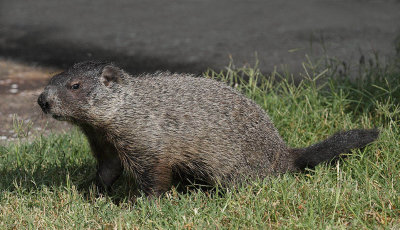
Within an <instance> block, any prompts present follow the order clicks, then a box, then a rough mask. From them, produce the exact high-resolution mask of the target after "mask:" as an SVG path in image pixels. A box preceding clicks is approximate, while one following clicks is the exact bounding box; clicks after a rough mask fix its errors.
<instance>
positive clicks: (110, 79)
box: [100, 66, 122, 87]
mask: <svg viewBox="0 0 400 230" xmlns="http://www.w3.org/2000/svg"><path fill="white" fill-rule="evenodd" d="M121 75H122V71H121V70H120V69H118V68H116V67H114V66H106V67H104V68H103V72H102V73H101V77H100V81H101V82H102V83H103V84H104V85H105V86H107V87H111V86H112V85H113V84H114V83H120V82H121Z"/></svg>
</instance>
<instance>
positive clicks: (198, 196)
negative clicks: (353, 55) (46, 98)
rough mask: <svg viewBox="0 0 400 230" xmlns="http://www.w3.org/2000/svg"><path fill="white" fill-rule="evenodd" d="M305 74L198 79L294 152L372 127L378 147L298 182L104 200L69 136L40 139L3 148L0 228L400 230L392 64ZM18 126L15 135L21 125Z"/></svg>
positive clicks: (89, 163)
mask: <svg viewBox="0 0 400 230" xmlns="http://www.w3.org/2000/svg"><path fill="white" fill-rule="evenodd" d="M303 66H304V71H303V73H302V77H303V79H304V80H303V81H301V82H297V83H296V84H295V83H293V80H292V74H290V73H288V72H281V73H278V72H275V71H274V72H272V73H270V74H267V75H266V76H264V75H263V74H261V73H260V72H259V70H258V68H257V65H255V66H245V67H241V68H236V67H234V66H233V65H229V66H228V67H227V68H226V70H224V71H221V72H215V71H213V70H208V71H206V72H205V73H204V77H210V78H216V79H218V80H222V81H226V82H227V84H230V85H231V86H232V87H235V88H237V89H238V90H240V91H241V92H243V93H244V94H245V95H246V96H248V97H249V98H252V99H253V100H255V101H256V102H257V103H258V104H259V105H261V106H262V107H263V108H264V109H265V110H266V112H267V113H268V114H269V115H270V117H271V119H272V120H273V121H274V123H275V125H276V127H277V128H278V130H279V132H280V134H281V135H282V136H283V138H284V139H285V141H287V143H288V145H290V146H292V147H305V146H308V145H310V144H313V143H315V142H317V141H319V140H322V139H325V138H326V137H328V136H329V135H331V134H333V133H334V132H336V131H338V130H347V129H352V128H373V127H377V128H379V129H380V130H381V135H380V137H379V139H378V140H377V141H376V142H374V143H372V144H371V145H369V146H367V147H366V148H364V149H363V150H355V151H353V152H352V153H351V154H348V156H347V157H346V158H345V159H341V160H339V161H337V162H335V163H332V164H329V163H328V164H321V165H319V166H318V167H316V168H315V169H313V170H308V171H306V172H305V173H297V174H284V175H279V176H271V177H268V178H263V180H259V181H253V182H251V183H249V184H246V185H243V186H241V187H238V188H229V189H220V188H216V191H212V192H211V191H210V192H207V191H200V190H190V191H188V192H186V193H182V192H177V191H176V190H175V189H172V190H171V191H170V192H168V193H167V194H165V195H164V196H162V197H160V198H158V199H147V198H145V197H144V196H142V195H141V194H140V193H138V192H137V191H136V190H135V189H134V187H135V185H134V181H132V180H131V179H130V178H129V176H127V175H124V176H123V177H122V178H120V179H119V180H118V181H117V183H116V185H114V190H113V192H112V194H110V195H107V196H100V197H99V196H97V195H96V191H95V189H94V186H93V184H92V181H93V178H94V176H95V171H96V165H95V160H94V158H93V157H92V156H91V154H90V149H89V146H88V144H87V141H86V140H85V137H84V136H83V135H82V134H81V133H80V132H79V131H78V130H71V131H70V132H68V133H65V134H53V135H50V136H42V135H40V134H37V137H36V138H35V139H34V140H33V141H32V142H30V143H28V142H26V141H24V140H23V139H21V140H18V141H17V142H13V143H9V144H8V145H6V146H0V229H12V228H15V229H25V228H35V229H36V228H40V229H51V228H60V229H80V228H85V229H87V228H90V229H98V228H104V229H134V228H137V229H155V228H156V229H209V228H211V229H221V228H223V229H237V228H246V229H269V228H272V229H347V228H351V229H360V228H361V229H369V228H374V229H376V228H379V229H380V228H382V229H400V127H399V125H400V113H399V112H400V89H399V87H400V71H399V66H396V65H395V62H394V63H392V64H385V65H381V64H378V62H375V61H370V62H367V63H361V64H360V66H359V67H357V68H358V71H345V70H346V69H345V68H343V66H342V65H341V64H338V63H334V62H331V61H327V59H324V60H322V61H319V62H318V61H317V62H312V61H310V60H309V59H307V61H306V62H305V63H304V64H303ZM344 67H345V66H344ZM350 72H351V73H350ZM350 75H351V76H350ZM349 77H351V78H352V79H353V80H348V79H349ZM49 119H50V118H49ZM16 124H18V125H16V131H18V132H20V133H22V134H23V133H24V129H25V128H26V127H25V125H26V124H23V123H18V122H16Z"/></svg>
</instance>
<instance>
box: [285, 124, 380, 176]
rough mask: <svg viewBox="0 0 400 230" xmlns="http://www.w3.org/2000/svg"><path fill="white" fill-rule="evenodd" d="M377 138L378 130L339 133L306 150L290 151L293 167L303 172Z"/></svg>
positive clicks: (354, 130)
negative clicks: (293, 158)
mask: <svg viewBox="0 0 400 230" xmlns="http://www.w3.org/2000/svg"><path fill="white" fill-rule="evenodd" d="M378 136H379V130H378V129H353V130H349V131H344V132H339V133H336V134H334V135H333V136H331V137H329V138H328V139H326V140H324V141H322V142H319V143H317V144H314V145H311V146H309V147H307V148H300V149H292V152H293V154H294V156H295V160H294V167H295V168H296V169H300V170H303V169H305V168H306V167H308V168H313V167H315V166H316V165H317V164H319V163H321V162H324V161H328V160H332V159H334V158H335V157H337V156H339V154H341V153H348V152H350V150H351V149H355V148H362V147H364V146H366V145H367V144H369V143H371V142H373V141H374V140H375V139H376V138H378Z"/></svg>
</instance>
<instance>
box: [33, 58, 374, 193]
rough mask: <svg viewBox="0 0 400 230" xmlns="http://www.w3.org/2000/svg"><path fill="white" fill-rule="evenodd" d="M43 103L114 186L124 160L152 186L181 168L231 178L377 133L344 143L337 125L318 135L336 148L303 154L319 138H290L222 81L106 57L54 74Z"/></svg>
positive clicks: (164, 185)
mask: <svg viewBox="0 0 400 230" xmlns="http://www.w3.org/2000/svg"><path fill="white" fill-rule="evenodd" d="M38 103H39V105H40V106H41V107H42V109H43V111H44V112H45V113H49V114H51V115H53V117H54V118H56V119H59V120H67V121H69V122H71V123H73V124H75V125H77V126H79V127H80V128H81V129H82V131H83V132H84V133H85V135H86V136H87V137H88V141H89V143H90V146H91V149H92V151H93V154H94V156H95V157H96V158H97V160H98V173H97V182H98V185H100V186H101V187H103V188H106V189H108V188H109V187H110V186H111V185H112V184H113V182H114V181H115V180H116V179H117V178H118V177H119V175H120V174H121V172H122V170H123V169H125V170H126V171H128V172H129V173H130V174H131V175H132V176H134V178H135V179H136V180H137V183H138V185H139V186H140V187H141V189H142V190H143V191H144V192H145V193H147V194H154V195H158V194H162V193H163V192H165V191H167V190H168V189H169V188H170V186H171V183H172V181H173V180H174V179H176V178H179V179H180V180H185V179H187V178H191V179H198V180H200V181H202V182H204V183H206V184H211V185H215V184H222V185H228V184H231V183H234V182H239V181H242V180H243V179H244V178H255V177H258V178H263V177H265V176H267V175H270V174H272V173H283V172H287V171H297V170H301V169H303V168H304V167H307V166H311V165H309V164H308V163H309V162H314V161H315V162H317V163H319V162H321V161H325V160H329V159H332V158H333V157H335V156H336V155H338V154H339V153H341V152H342V151H344V152H346V151H349V148H353V147H362V146H364V145H365V144H367V143H369V142H371V141H373V140H374V139H375V138H376V137H377V131H369V130H366V131H364V132H366V133H367V134H370V135H369V136H368V135H367V136H368V138H366V139H365V137H363V138H364V139H365V140H364V139H363V142H362V143H361V144H358V145H349V148H346V146H344V147H343V145H346V141H347V140H349V141H350V139H346V140H344V139H343V140H342V139H340V137H342V136H345V135H342V134H340V135H338V137H339V139H337V138H336V139H335V140H334V141H330V140H331V139H328V140H327V141H325V142H323V144H322V148H323V147H324V146H325V144H326V143H327V144H328V145H329V144H330V145H329V148H330V150H332V151H330V150H329V151H325V152H323V153H324V155H321V156H319V157H318V159H316V160H314V161H307V159H314V158H313V157H314V156H316V155H318V152H316V151H314V150H318V151H319V150H321V148H320V147H321V146H319V145H318V146H317V147H318V148H317V147H314V148H308V149H290V148H288V147H287V146H286V144H285V143H284V141H283V140H282V138H281V137H280V136H279V134H278V132H277V130H276V128H275V127H274V125H273V124H272V122H271V120H270V119H269V117H268V116H267V114H266V113H265V112H264V111H263V110H262V109H261V108H260V107H259V106H258V105H257V104H255V103H254V102H253V101H251V100H250V99H248V98H246V97H244V96H243V95H242V94H240V93H239V92H237V91H236V90H234V89H232V88H231V87H229V86H227V85H225V84H224V83H221V82H217V81H214V80H211V79H205V78H196V77H193V76H190V75H185V74H170V73H165V72H158V73H154V74H144V75H141V76H135V77H133V76H130V75H129V74H127V73H126V72H124V71H123V70H121V69H119V68H117V67H115V66H114V65H112V64H108V63H100V62H84V63H78V64H75V65H74V66H73V67H72V68H70V69H68V70H67V71H65V72H63V73H61V74H58V75H56V76H54V77H53V78H52V80H51V81H50V83H49V84H48V86H47V87H46V88H45V90H44V92H43V93H42V94H41V95H40V96H39V99H38ZM354 132H356V133H357V132H359V131H357V130H356V131H354ZM346 138H347V137H346ZM332 140H333V139H332ZM351 141H355V142H359V140H351ZM338 146H341V147H340V148H339V147H338ZM336 149H337V150H338V151H339V150H340V151H341V152H338V151H336ZM325 150H326V149H325ZM300 164H301V166H299V165H300Z"/></svg>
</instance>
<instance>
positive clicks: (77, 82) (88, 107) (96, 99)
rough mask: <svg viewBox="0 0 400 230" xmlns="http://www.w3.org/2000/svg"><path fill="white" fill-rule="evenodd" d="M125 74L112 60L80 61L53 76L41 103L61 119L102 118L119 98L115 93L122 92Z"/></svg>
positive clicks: (41, 96)
mask: <svg viewBox="0 0 400 230" xmlns="http://www.w3.org/2000/svg"><path fill="white" fill-rule="evenodd" d="M125 75H126V74H125V73H124V72H123V70H121V69H119V68H118V67H115V66H114V65H113V64H110V63H104V62H93V61H90V62H81V63H77V64H75V65H73V66H72V67H71V68H69V69H68V70H66V71H64V72H62V73H59V74H57V75H55V76H53V77H52V78H51V80H50V82H49V84H48V85H47V86H46V87H45V89H44V91H43V93H42V94H40V96H39V98H38V104H39V105H40V107H41V108H42V110H43V112H44V113H46V114H50V115H52V116H53V118H55V119H57V120H66V121H71V122H75V123H80V122H86V121H88V120H90V119H93V116H99V118H100V117H101V116H106V115H105V114H104V112H107V110H108V109H110V100H115V95H114V93H113V92H116V91H119V87H120V85H121V83H123V79H124V78H125ZM102 113H103V114H102ZM94 114H95V115H94Z"/></svg>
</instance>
